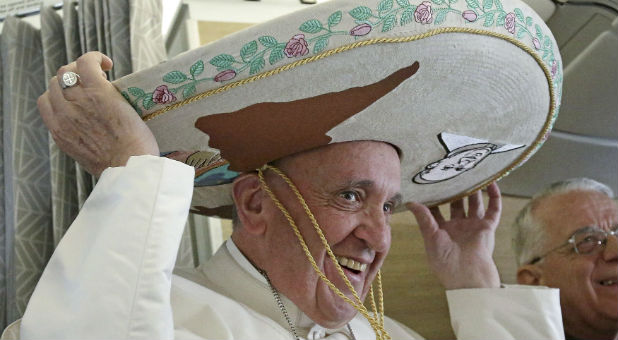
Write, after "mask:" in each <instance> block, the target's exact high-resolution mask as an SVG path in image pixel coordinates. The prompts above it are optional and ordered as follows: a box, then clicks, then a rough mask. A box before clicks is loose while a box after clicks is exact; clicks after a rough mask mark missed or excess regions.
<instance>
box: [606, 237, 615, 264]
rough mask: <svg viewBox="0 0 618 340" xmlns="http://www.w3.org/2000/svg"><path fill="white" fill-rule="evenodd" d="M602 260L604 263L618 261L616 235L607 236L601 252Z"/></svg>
mask: <svg viewBox="0 0 618 340" xmlns="http://www.w3.org/2000/svg"><path fill="white" fill-rule="evenodd" d="M603 259H604V260H605V261H616V260H618V235H616V234H614V235H607V243H606V244H605V249H604V250H603Z"/></svg>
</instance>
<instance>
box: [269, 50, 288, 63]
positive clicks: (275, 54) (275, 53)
mask: <svg viewBox="0 0 618 340" xmlns="http://www.w3.org/2000/svg"><path fill="white" fill-rule="evenodd" d="M283 57H285V54H283V49H282V48H275V49H273V50H272V51H270V56H269V57H268V62H269V63H270V64H271V65H273V64H275V63H276V62H278V61H279V60H281V59H283Z"/></svg>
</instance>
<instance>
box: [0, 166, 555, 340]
mask: <svg viewBox="0 0 618 340" xmlns="http://www.w3.org/2000/svg"><path fill="white" fill-rule="evenodd" d="M192 190H193V168H192V167H189V166H187V165H185V164H182V163H180V162H176V161H173V160H169V159H166V158H159V157H153V156H139V157H132V158H131V159H130V160H129V162H128V164H127V165H126V166H125V167H118V168H109V169H107V170H105V171H104V172H103V174H102V176H101V178H100V180H99V182H98V184H97V186H96V187H95V189H94V191H93V192H92V194H91V195H90V197H89V198H88V200H87V202H86V203H85V205H84V207H83V209H82V210H81V212H80V214H79V216H78V217H77V218H76V220H75V222H74V223H73V224H72V226H71V227H70V229H69V230H68V231H67V233H66V235H65V236H64V238H63V239H62V241H61V242H60V244H59V245H58V247H57V249H56V251H55V252H54V254H53V256H52V257H51V259H50V261H49V263H48V265H47V267H46V268H45V271H44V273H43V275H42V277H41V280H40V281H39V283H38V285H37V287H36V289H35V291H34V293H33V295H32V297H31V299H30V302H29V304H28V307H27V309H26V312H25V314H24V316H23V318H22V320H21V324H19V323H15V324H14V325H13V326H12V327H9V329H8V331H6V332H5V334H4V335H3V337H10V336H12V335H13V336H14V335H16V334H17V333H19V334H17V335H20V336H21V338H22V339H61V338H62V339H125V338H135V339H138V338H139V339H172V338H177V339H286V340H289V339H292V333H291V332H290V325H289V323H290V322H291V323H292V324H293V325H294V328H295V329H296V332H297V334H298V335H299V336H300V337H302V338H306V337H307V336H308V333H309V332H310V331H313V333H314V334H317V335H322V334H323V335H324V336H326V337H327V339H333V340H334V339H348V338H352V337H354V338H356V339H359V340H360V339H374V338H375V335H374V333H373V331H372V329H371V327H370V326H369V324H368V322H367V321H366V320H365V319H364V318H363V317H362V316H360V315H357V316H356V317H355V318H354V319H353V320H352V321H350V323H349V325H350V327H349V328H348V327H347V326H346V327H344V328H342V329H337V330H326V329H322V328H321V327H319V326H317V325H315V324H314V323H313V322H312V321H311V320H310V319H309V318H308V317H307V316H306V315H304V314H303V313H302V312H301V311H300V310H299V309H298V308H297V307H296V306H294V304H293V303H292V302H291V301H290V300H288V299H286V298H285V297H284V296H281V300H282V302H283V305H284V306H285V309H286V310H287V313H288V318H286V317H284V315H283V313H282V311H281V309H280V307H279V306H278V304H277V303H276V302H275V298H274V296H273V293H272V292H271V290H270V288H269V286H268V284H267V283H266V281H265V279H264V278H263V277H262V276H261V275H260V274H259V273H258V272H257V270H256V269H255V268H253V267H252V266H251V264H250V263H249V261H248V260H247V259H246V258H245V257H244V256H243V255H242V254H241V253H240V251H238V249H237V248H236V246H235V245H234V244H233V243H232V242H230V241H228V242H227V243H226V244H225V245H224V246H223V247H221V249H219V251H218V252H217V254H216V255H214V256H213V257H212V259H211V260H210V261H209V262H208V263H206V264H204V265H203V266H201V267H200V268H198V269H197V270H196V271H195V272H190V273H179V274H180V275H172V269H173V267H174V262H175V258H176V254H177V251H178V246H179V244H180V239H181V236H182V232H183V228H184V225H185V221H186V218H187V214H188V209H189V206H190V202H191V194H192ZM170 292H171V294H170ZM447 298H448V303H449V310H450V314H451V324H452V325H453V328H454V330H455V333H456V334H457V336H458V338H467V339H480V338H485V339H515V338H517V339H562V338H564V334H563V330H562V318H561V313H560V305H559V297H558V290H556V289H549V288H530V287H520V286H515V287H510V288H504V289H500V288H497V289H460V290H452V291H447ZM410 312H411V313H419V312H420V313H422V311H419V310H414V306H413V305H411V306H410ZM288 319H289V321H288ZM385 326H386V328H387V330H388V331H389V333H390V335H391V336H392V338H393V339H413V338H420V336H419V335H418V334H416V333H414V332H413V331H411V330H409V329H408V328H407V327H405V326H403V325H401V324H399V323H397V322H396V321H394V320H391V319H388V318H387V319H386V320H385ZM350 329H351V330H352V332H351V333H353V334H350Z"/></svg>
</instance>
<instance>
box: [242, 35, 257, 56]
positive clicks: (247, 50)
mask: <svg viewBox="0 0 618 340" xmlns="http://www.w3.org/2000/svg"><path fill="white" fill-rule="evenodd" d="M257 49H258V45H257V42H256V41H255V40H251V41H250V42H248V43H246V44H245V45H244V46H243V47H242V48H241V49H240V57H241V58H242V60H244V61H247V60H249V59H250V58H251V57H252V56H253V55H254V54H255V52H257Z"/></svg>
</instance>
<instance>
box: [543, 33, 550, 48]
mask: <svg viewBox="0 0 618 340" xmlns="http://www.w3.org/2000/svg"><path fill="white" fill-rule="evenodd" d="M543 46H545V47H551V39H549V36H545V39H543Z"/></svg>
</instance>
